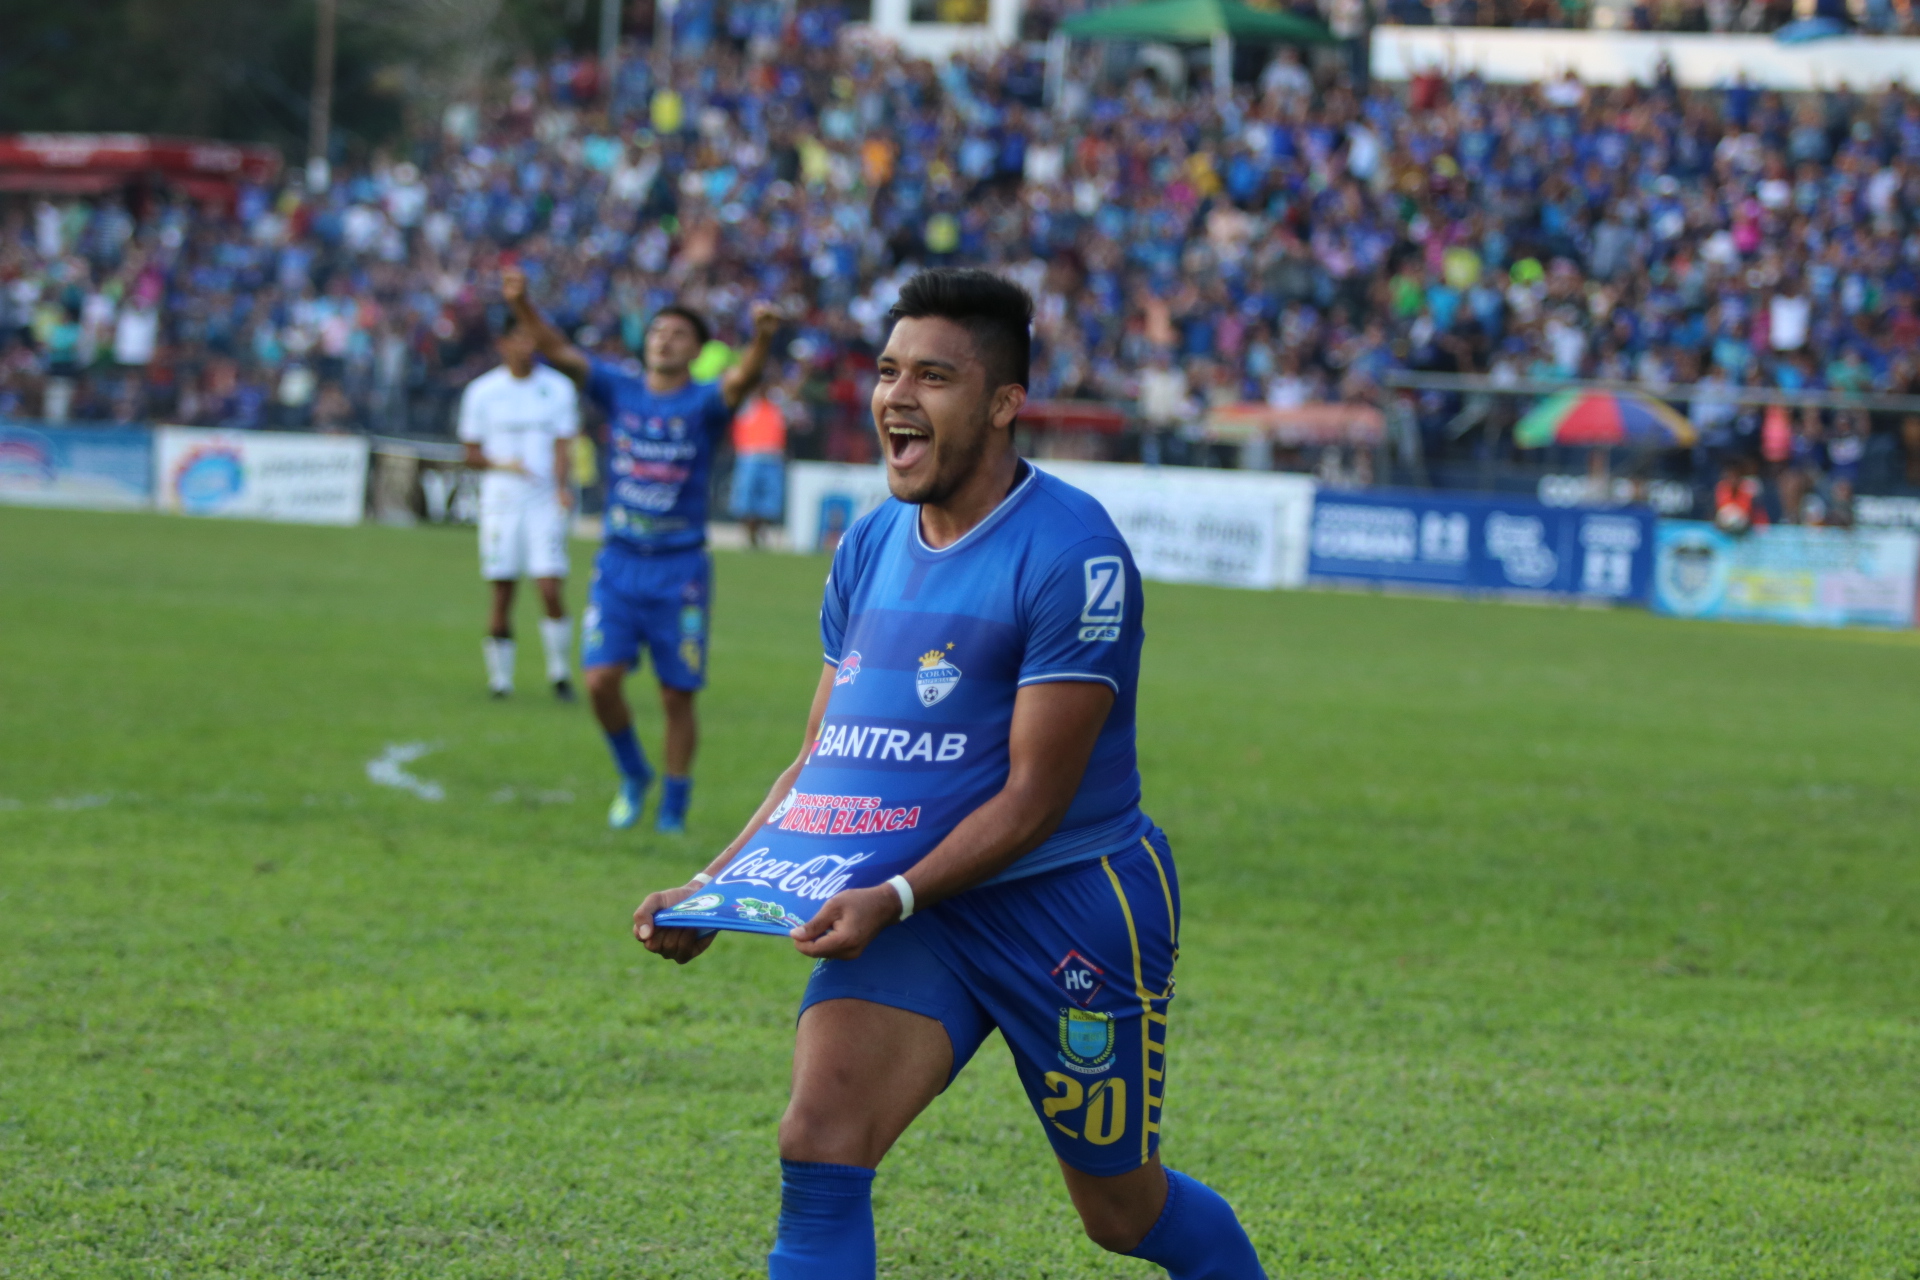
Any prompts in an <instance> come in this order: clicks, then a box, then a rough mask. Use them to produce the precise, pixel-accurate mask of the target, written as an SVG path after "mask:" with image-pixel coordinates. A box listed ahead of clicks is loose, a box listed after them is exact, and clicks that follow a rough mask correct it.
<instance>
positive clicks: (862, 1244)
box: [767, 1160, 879, 1280]
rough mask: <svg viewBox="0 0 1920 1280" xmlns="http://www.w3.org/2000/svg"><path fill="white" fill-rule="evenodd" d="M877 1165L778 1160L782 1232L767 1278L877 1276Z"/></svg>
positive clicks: (855, 1279)
mask: <svg viewBox="0 0 1920 1280" xmlns="http://www.w3.org/2000/svg"><path fill="white" fill-rule="evenodd" d="M878 1265H879V1263H878V1262H877V1261H876V1260H875V1254H874V1245H873V1170H871V1169H862V1168H860V1167H859V1166H857V1165H850V1164H806V1163H803V1162H801V1161H798V1160H782V1161H781V1162H780V1235H779V1238H778V1239H776V1240H775V1241H774V1242H773V1252H772V1253H770V1254H768V1255H767V1276H768V1277H769V1280H873V1276H874V1271H875V1269H876V1268H877V1267H878Z"/></svg>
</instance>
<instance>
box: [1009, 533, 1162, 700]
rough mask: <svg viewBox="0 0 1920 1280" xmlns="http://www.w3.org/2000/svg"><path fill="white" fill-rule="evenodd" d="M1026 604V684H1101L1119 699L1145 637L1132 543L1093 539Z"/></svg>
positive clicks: (1063, 559) (1059, 565)
mask: <svg viewBox="0 0 1920 1280" xmlns="http://www.w3.org/2000/svg"><path fill="white" fill-rule="evenodd" d="M1023 605H1024V609H1025V620H1026V653H1025V656H1024V657H1023V658H1022V659H1021V662H1020V683H1021V684H1022V685H1029V684H1046V683H1049V682H1053V681H1073V680H1081V681H1090V682H1091V681H1097V682H1099V683H1101V684H1105V685H1111V686H1112V687H1113V690H1114V692H1115V693H1118V692H1120V686H1121V682H1122V681H1123V680H1125V679H1127V678H1128V675H1129V672H1130V669H1131V666H1130V658H1131V655H1132V654H1133V652H1134V651H1135V648H1136V646H1135V645H1134V644H1133V643H1132V640H1133V638H1134V637H1135V636H1137V635H1138V634H1139V631H1140V575H1139V574H1138V572H1136V571H1135V569H1134V567H1133V557H1132V556H1131V555H1129V554H1128V552H1127V544H1126V543H1124V542H1122V541H1120V540H1119V539H1118V538H1088V539H1086V540H1085V541H1083V542H1079V543H1076V544H1074V546H1072V547H1071V548H1069V549H1068V550H1067V551H1066V552H1065V553H1064V554H1062V555H1061V556H1060V558H1059V559H1058V560H1056V561H1054V564H1053V567H1052V569H1050V570H1049V571H1048V572H1047V574H1046V575H1045V576H1044V577H1043V578H1041V580H1040V582H1039V584H1038V585H1037V586H1036V587H1034V588H1033V589H1032V590H1031V591H1029V592H1028V593H1027V596H1026V599H1025V600H1024V601H1023Z"/></svg>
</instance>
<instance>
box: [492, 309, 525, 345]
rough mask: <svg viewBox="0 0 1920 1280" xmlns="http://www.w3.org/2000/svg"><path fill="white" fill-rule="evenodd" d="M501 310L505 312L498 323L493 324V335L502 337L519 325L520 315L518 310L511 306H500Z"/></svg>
mask: <svg viewBox="0 0 1920 1280" xmlns="http://www.w3.org/2000/svg"><path fill="white" fill-rule="evenodd" d="M502 310H503V311H504V313H505V314H503V315H502V316H501V317H500V323H498V324H496V325H494V326H493V336H494V337H495V338H504V337H506V336H507V335H508V334H510V333H512V332H514V330H516V329H518V328H519V327H520V315H519V313H518V312H516V311H515V310H514V309H513V308H512V307H505V308H502Z"/></svg>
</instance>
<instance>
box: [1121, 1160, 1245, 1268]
mask: <svg viewBox="0 0 1920 1280" xmlns="http://www.w3.org/2000/svg"><path fill="white" fill-rule="evenodd" d="M1129 1256H1131V1257H1135V1258H1145V1259H1146V1260H1147V1261H1148V1262H1157V1263H1159V1264H1160V1265H1161V1266H1163V1267H1165V1268H1166V1269H1167V1275H1168V1276H1170V1277H1172V1280H1266V1277H1267V1273H1266V1272H1265V1271H1262V1270H1261V1269H1260V1259H1259V1258H1258V1257H1257V1256H1255V1254H1254V1252H1253V1241H1251V1240H1249V1239H1247V1233H1246V1230H1245V1229H1244V1228H1242V1227H1241V1225H1240V1219H1238V1218H1236V1217H1234V1216H1233V1206H1232V1205H1230V1204H1228V1203H1227V1202H1226V1201H1225V1200H1223V1199H1221V1197H1220V1193H1219V1192H1218V1191H1215V1190H1214V1189H1213V1188H1212V1187H1209V1186H1208V1185H1207V1184H1206V1183H1204V1182H1197V1181H1195V1180H1194V1179H1192V1178H1189V1177H1188V1176H1187V1175H1186V1174H1184V1173H1175V1172H1174V1171H1173V1170H1171V1169H1169V1170H1167V1204H1166V1207H1165V1208H1164V1209H1162V1210H1160V1217H1159V1218H1158V1219H1157V1220H1156V1221H1155V1222H1154V1224H1153V1230H1151V1231H1149V1232H1147V1238H1146V1239H1144V1240H1142V1241H1141V1242H1140V1243H1139V1244H1137V1245H1135V1246H1134V1249H1133V1253H1132V1254H1131V1255H1129Z"/></svg>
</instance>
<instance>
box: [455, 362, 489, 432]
mask: <svg viewBox="0 0 1920 1280" xmlns="http://www.w3.org/2000/svg"><path fill="white" fill-rule="evenodd" d="M478 385H479V379H477V378H476V379H474V381H472V382H469V383H468V384H467V386H466V389H465V390H464V391H462V392H461V393H460V425H459V427H458V428H457V429H456V431H455V434H456V435H458V436H459V437H460V439H462V440H464V441H466V442H467V443H468V444H479V443H480V441H481V440H482V439H483V438H484V437H483V429H482V427H481V423H480V397H479V396H476V395H475V394H473V389H474V387H476V386H478Z"/></svg>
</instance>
